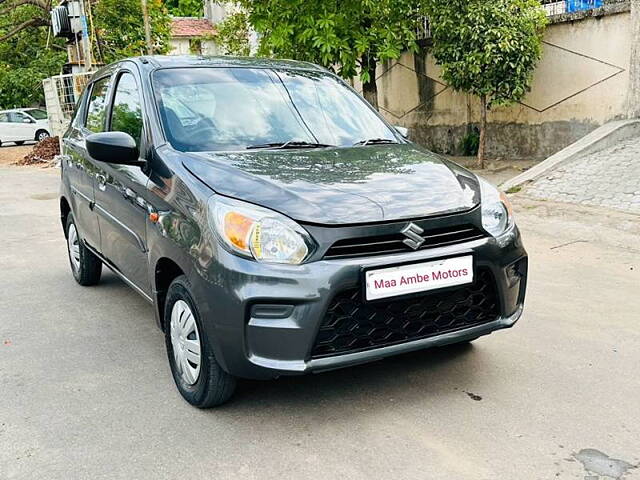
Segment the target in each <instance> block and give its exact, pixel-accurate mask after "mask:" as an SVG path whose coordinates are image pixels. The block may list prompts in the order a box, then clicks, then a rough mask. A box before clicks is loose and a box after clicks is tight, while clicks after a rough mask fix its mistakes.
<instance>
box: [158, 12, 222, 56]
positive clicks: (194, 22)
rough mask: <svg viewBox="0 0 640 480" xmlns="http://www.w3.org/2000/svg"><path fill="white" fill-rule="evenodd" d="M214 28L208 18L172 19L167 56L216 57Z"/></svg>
mask: <svg viewBox="0 0 640 480" xmlns="http://www.w3.org/2000/svg"><path fill="white" fill-rule="evenodd" d="M215 33H216V30H215V27H214V26H213V24H212V23H211V21H210V20H209V19H208V18H193V17H174V18H173V19H172V21H171V41H170V45H171V51H170V52H169V55H189V54H196V55H200V54H202V55H217V54H219V52H218V47H217V45H216V42H215V40H214V37H215Z"/></svg>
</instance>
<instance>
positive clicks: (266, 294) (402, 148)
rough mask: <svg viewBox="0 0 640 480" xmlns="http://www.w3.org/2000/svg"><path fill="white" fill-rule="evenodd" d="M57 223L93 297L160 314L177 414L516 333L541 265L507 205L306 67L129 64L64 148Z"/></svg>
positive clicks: (179, 60) (117, 70)
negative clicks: (134, 298)
mask: <svg viewBox="0 0 640 480" xmlns="http://www.w3.org/2000/svg"><path fill="white" fill-rule="evenodd" d="M61 165H62V186H61V198H60V210H61V217H62V224H63V227H64V233H65V237H66V239H67V245H68V253H69V261H70V265H71V270H72V272H73V276H74V277H75V279H76V281H77V282H78V283H79V284H81V285H85V286H88V285H94V284H96V283H98V282H99V280H100V275H101V270H102V266H103V265H104V266H106V267H108V268H109V269H111V270H112V271H113V272H115V273H116V274H117V275H118V276H120V277H121V278H122V280H123V281H124V282H126V283H127V284H128V285H129V286H130V287H131V288H133V289H134V290H135V291H137V292H138V293H139V294H140V295H142V296H143V297H144V298H145V299H147V300H148V301H149V302H150V303H151V304H152V305H153V309H154V312H155V317H156V321H157V324H158V326H159V327H160V328H161V329H162V330H163V331H164V333H165V338H166V348H167V353H168V359H169V365H170V368H171V372H172V374H173V378H174V380H175V383H176V385H177V387H178V390H179V391H180V393H181V394H182V396H183V397H184V398H185V399H186V400H187V401H188V402H189V403H191V404H192V405H195V406H197V407H200V408H206V407H211V406H215V405H219V404H221V403H223V402H225V401H226V400H228V399H229V398H230V397H231V395H232V393H233V391H234V388H235V384H236V378H240V377H243V378H254V379H272V378H277V377H279V376H281V375H297V374H305V373H309V372H322V371H325V370H331V369H335V368H340V367H347V366H351V365H355V364H359V363H365V362H370V361H374V360H379V359H382V358H384V357H387V356H390V355H396V354H399V353H403V352H409V351H413V350H417V349H423V348H427V347H434V346H442V345H447V344H452V343H460V342H468V341H471V340H473V339H475V338H477V337H480V336H482V335H486V334H489V333H491V332H493V331H494V330H498V329H503V328H507V327H511V326H512V325H514V324H515V322H516V321H517V320H518V319H519V318H520V316H521V314H522V310H523V303H524V298H525V288H526V279H527V254H526V251H525V249H524V247H523V245H522V241H521V238H520V233H519V231H518V228H517V226H516V225H515V223H514V219H513V216H512V213H511V207H510V205H509V201H508V200H507V198H506V197H505V196H504V195H503V194H501V193H500V192H499V191H498V190H497V189H496V188H494V187H493V186H491V185H490V184H489V183H487V182H486V181H485V180H483V179H481V178H479V177H478V176H476V175H475V174H473V173H471V172H469V171H467V170H465V169H464V168H462V167H460V166H458V165H456V164H454V163H452V162H450V161H448V160H446V159H443V158H441V157H438V156H437V155H435V154H433V153H431V152H429V151H427V150H425V149H423V148H421V147H419V146H418V145H415V144H413V143H411V142H409V141H408V140H407V139H406V138H404V136H403V135H402V134H401V129H399V128H394V127H392V126H391V125H389V124H388V123H387V122H386V121H385V120H384V119H383V118H382V117H381V116H380V115H379V114H378V113H377V112H376V111H375V110H374V109H372V108H371V107H370V106H369V105H368V104H367V103H366V102H365V101H364V100H363V99H362V98H361V97H360V96H359V95H358V94H357V93H356V92H355V91H354V90H353V89H352V88H351V87H350V86H348V85H347V84H345V83H344V82H343V81H342V80H340V79H339V78H338V77H336V76H335V75H333V74H332V73H330V72H328V71H327V70H325V69H323V68H321V67H318V66H316V65H312V64H309V63H304V62H293V61H284V60H264V59H236V58H226V57H225V58H214V57H211V58H208V57H140V58H131V59H127V60H124V61H121V62H118V63H116V64H113V65H110V66H107V67H105V68H103V69H102V70H100V71H99V72H98V73H96V74H95V76H94V77H93V78H92V80H91V81H90V83H89V85H88V87H87V88H86V90H85V92H84V93H83V95H82V98H81V100H80V101H79V103H78V106H77V109H76V113H75V115H74V118H73V121H72V124H71V126H70V127H69V129H68V131H67V132H66V134H65V135H64V139H63V152H62V160H61Z"/></svg>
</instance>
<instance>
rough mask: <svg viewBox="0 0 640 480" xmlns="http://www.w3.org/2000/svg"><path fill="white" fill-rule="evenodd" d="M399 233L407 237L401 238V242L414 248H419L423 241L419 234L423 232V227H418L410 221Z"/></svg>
mask: <svg viewBox="0 0 640 480" xmlns="http://www.w3.org/2000/svg"><path fill="white" fill-rule="evenodd" d="M400 233H402V234H403V235H404V236H405V237H407V239H406V240H403V241H402V243H404V244H405V245H407V246H408V247H411V248H413V249H414V250H417V249H419V248H420V247H421V246H422V244H423V243H424V238H422V236H421V235H422V234H423V233H424V229H422V228H420V227H419V226H418V225H416V224H415V223H410V224H409V225H407V226H406V227H404V228H403V229H402V231H401V232H400Z"/></svg>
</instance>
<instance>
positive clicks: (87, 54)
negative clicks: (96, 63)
mask: <svg viewBox="0 0 640 480" xmlns="http://www.w3.org/2000/svg"><path fill="white" fill-rule="evenodd" d="M80 22H81V23H82V39H81V41H82V56H83V57H84V68H85V72H90V71H91V68H92V61H91V37H90V35H89V25H88V23H87V12H86V10H85V8H84V0H80Z"/></svg>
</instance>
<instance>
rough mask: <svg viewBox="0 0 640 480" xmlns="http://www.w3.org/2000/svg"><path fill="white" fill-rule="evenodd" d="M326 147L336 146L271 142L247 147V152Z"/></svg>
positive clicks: (297, 142) (296, 142) (292, 141)
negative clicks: (263, 149)
mask: <svg viewBox="0 0 640 480" xmlns="http://www.w3.org/2000/svg"><path fill="white" fill-rule="evenodd" d="M325 147H335V145H327V144H326V143H315V142H304V141H298V140H289V141H288V142H271V143H260V144H258V145H249V146H248V147H247V150H256V149H260V148H276V149H286V148H325Z"/></svg>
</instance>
